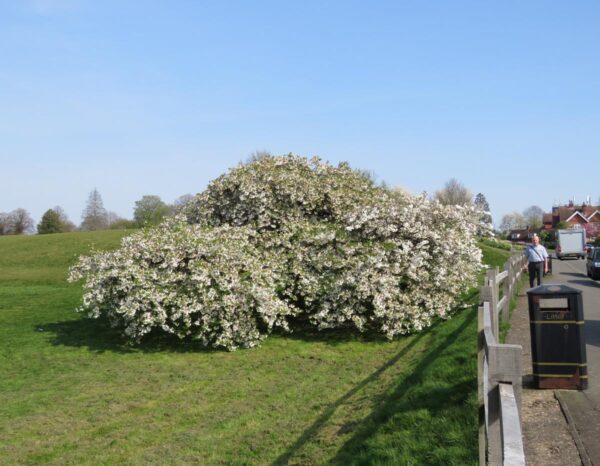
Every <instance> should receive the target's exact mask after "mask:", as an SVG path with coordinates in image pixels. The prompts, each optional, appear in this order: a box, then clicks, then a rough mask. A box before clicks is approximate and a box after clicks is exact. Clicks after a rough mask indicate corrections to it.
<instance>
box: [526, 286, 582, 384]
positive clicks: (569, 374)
mask: <svg viewBox="0 0 600 466" xmlns="http://www.w3.org/2000/svg"><path fill="white" fill-rule="evenodd" d="M527 295H528V299H529V325H530V331H531V359H532V363H533V380H534V383H535V385H536V386H537V388H564V389H577V390H584V389H586V388H587V385H588V374H587V358H586V353H585V336H584V327H583V326H584V319H583V303H582V300H581V291H580V290H577V289H575V288H571V287H570V286H566V285H551V284H548V285H541V286H538V287H535V288H532V289H531V290H529V291H528V292H527Z"/></svg>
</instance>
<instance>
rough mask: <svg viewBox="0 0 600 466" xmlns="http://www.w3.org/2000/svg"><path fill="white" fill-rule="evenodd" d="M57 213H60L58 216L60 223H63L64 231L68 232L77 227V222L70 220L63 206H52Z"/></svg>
mask: <svg viewBox="0 0 600 466" xmlns="http://www.w3.org/2000/svg"><path fill="white" fill-rule="evenodd" d="M52 210H54V211H55V212H56V213H58V217H59V218H60V223H61V225H62V232H63V233H66V232H68V231H74V230H76V229H77V227H76V226H75V224H74V223H73V222H72V221H71V220H69V217H68V216H67V213H66V212H65V211H64V210H63V208H62V207H61V206H59V205H57V206H55V207H53V208H52Z"/></svg>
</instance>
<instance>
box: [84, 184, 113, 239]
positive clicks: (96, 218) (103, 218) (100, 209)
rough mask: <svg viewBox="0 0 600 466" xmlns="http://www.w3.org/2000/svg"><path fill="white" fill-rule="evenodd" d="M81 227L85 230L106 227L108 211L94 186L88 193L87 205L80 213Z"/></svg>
mask: <svg viewBox="0 0 600 466" xmlns="http://www.w3.org/2000/svg"><path fill="white" fill-rule="evenodd" d="M81 218H82V222H81V229H82V230H86V231H93V230H103V229H105V228H107V227H108V213H107V212H106V209H105V208H104V204H103V202H102V196H100V193H99V192H98V190H97V189H96V188H94V190H93V191H92V192H91V193H90V196H89V197H88V201H87V205H86V207H85V209H84V210H83V213H82V214H81Z"/></svg>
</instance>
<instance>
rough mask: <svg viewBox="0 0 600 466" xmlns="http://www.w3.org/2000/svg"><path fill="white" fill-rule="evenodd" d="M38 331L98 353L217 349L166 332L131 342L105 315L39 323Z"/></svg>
mask: <svg viewBox="0 0 600 466" xmlns="http://www.w3.org/2000/svg"><path fill="white" fill-rule="evenodd" d="M35 330H36V331H44V332H51V333H53V334H54V337H53V338H52V339H51V340H50V342H51V343H52V344H53V345H56V346H72V347H78V348H88V349H89V350H90V351H93V352H95V353H104V352H109V351H110V352H114V353H136V352H144V353H156V352H177V353H187V352H211V351H215V350H213V349H210V348H206V347H204V346H203V345H202V344H200V343H199V342H196V341H191V340H180V339H179V338H177V337H176V336H173V335H167V334H164V333H158V332H156V333H150V334H149V335H146V336H145V337H144V339H143V340H142V342H141V343H139V344H135V345H131V344H129V343H128V341H127V340H126V339H125V337H124V336H123V335H122V333H121V330H120V329H117V328H113V327H111V326H110V323H109V322H108V320H107V319H106V318H102V317H100V318H98V319H89V318H82V319H76V320H66V321H63V322H53V323H46V324H39V325H36V326H35Z"/></svg>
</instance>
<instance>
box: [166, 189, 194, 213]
mask: <svg viewBox="0 0 600 466" xmlns="http://www.w3.org/2000/svg"><path fill="white" fill-rule="evenodd" d="M194 197H195V196H194V195H193V194H184V195H182V196H179V197H178V198H177V199H175V201H174V202H173V204H171V205H170V206H169V214H170V215H177V214H178V213H179V212H181V210H182V209H183V208H184V207H185V205H186V204H187V203H188V202H190V201H191V200H192V199H194Z"/></svg>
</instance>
